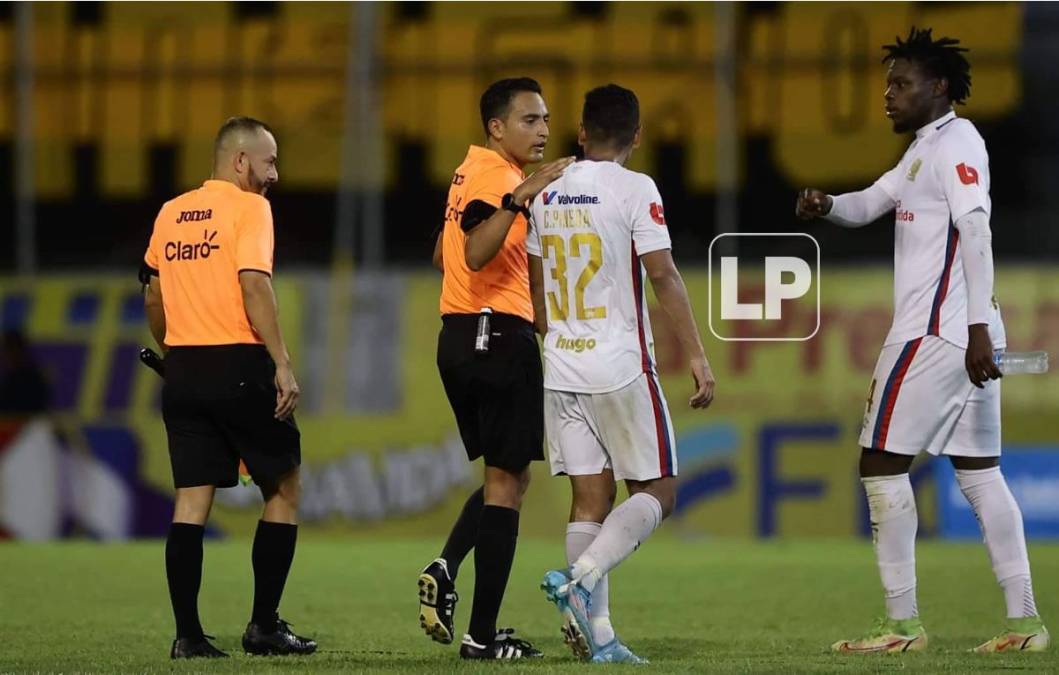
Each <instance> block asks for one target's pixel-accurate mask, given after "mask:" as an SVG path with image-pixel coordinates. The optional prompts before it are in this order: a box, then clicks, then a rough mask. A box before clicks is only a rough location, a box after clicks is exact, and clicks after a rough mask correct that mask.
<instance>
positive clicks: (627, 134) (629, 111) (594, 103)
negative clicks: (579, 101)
mask: <svg viewBox="0 0 1059 675" xmlns="http://www.w3.org/2000/svg"><path fill="white" fill-rule="evenodd" d="M581 124H582V125H583V126H584V127H585V135H586V136H587V137H588V140H589V141H591V142H594V143H607V144H610V145H612V146H614V147H616V148H624V147H626V146H628V145H631V144H632V142H633V139H634V138H636V130H637V129H639V128H640V101H639V100H638V99H637V98H636V94H634V93H633V92H632V91H631V90H629V89H626V88H625V87H620V86H618V85H616V84H607V85H604V86H602V87H596V88H595V89H593V90H592V91H590V92H588V93H587V94H585V105H584V107H583V108H582V109H581Z"/></svg>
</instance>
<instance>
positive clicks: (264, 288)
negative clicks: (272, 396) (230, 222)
mask: <svg viewBox="0 0 1059 675" xmlns="http://www.w3.org/2000/svg"><path fill="white" fill-rule="evenodd" d="M239 285H240V286H241V287H242V292H243V305H244V306H245V307H246V316H247V318H249V319H250V325H252V326H253V327H254V330H255V331H257V334H258V335H260V336H261V339H262V340H264V342H265V347H266V348H267V349H268V353H269V356H271V357H272V360H273V361H274V362H275V364H276V378H275V383H276V412H275V415H276V419H283V418H285V417H288V416H290V414H291V413H293V412H294V409H295V408H296V407H297V405H298V395H299V394H300V390H299V389H298V382H297V381H296V380H295V379H294V371H293V370H292V369H291V363H290V354H288V353H287V345H286V344H285V343H284V342H283V335H282V333H281V332H280V329H279V311H278V308H277V305H276V294H275V292H274V291H273V290H272V280H271V279H270V278H269V276H268V275H267V274H265V273H263V272H258V271H255V270H243V271H242V272H240V273H239Z"/></svg>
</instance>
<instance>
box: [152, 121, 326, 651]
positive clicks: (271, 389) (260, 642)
mask: <svg viewBox="0 0 1059 675" xmlns="http://www.w3.org/2000/svg"><path fill="white" fill-rule="evenodd" d="M278 179H279V174H278V172H277V170H276V140H275V138H274V137H273V135H272V131H271V129H269V128H268V126H267V125H266V124H264V123H263V122H260V121H258V120H255V119H251V118H249V117H233V118H232V119H229V120H228V121H227V122H225V123H224V125H223V126H222V127H221V129H220V131H219V132H218V133H217V138H216V141H215V143H214V157H213V176H212V178H211V179H210V180H208V181H206V182H205V183H203V185H202V187H200V188H197V189H195V190H192V191H190V192H186V193H184V194H182V195H180V196H179V197H176V198H175V199H173V200H171V201H169V202H166V204H165V205H164V206H163V207H162V210H161V211H160V212H159V214H158V217H157V218H156V219H155V222H154V230H153V232H152V234H151V241H150V245H149V246H148V249H147V253H146V255H145V256H144V262H143V265H142V267H141V270H140V280H141V281H142V282H143V283H144V284H145V286H146V293H145V306H146V310H147V318H148V322H149V323H150V327H151V333H152V335H153V336H154V339H155V341H156V342H157V343H158V345H159V347H161V349H162V351H163V353H164V354H165V384H164V385H163V388H162V416H163V418H164V420H165V427H166V434H167V436H168V438H169V457H170V460H171V463H172V467H173V482H174V484H175V487H176V508H175V509H174V513H173V523H172V526H171V527H170V530H169V538H168V539H167V541H166V549H165V563H166V576H167V577H168V581H169V597H170V600H171V601H172V604H173V614H174V616H175V617H176V640H174V641H173V646H172V649H171V651H170V657H171V658H174V659H176V658H194V657H208V658H213V657H223V656H227V654H225V653H224V652H222V651H220V650H219V649H217V648H216V647H214V646H213V645H212V644H210V642H209V641H208V640H207V636H206V635H205V634H204V633H203V630H202V626H201V624H200V623H199V613H198V593H199V585H200V583H201V580H202V537H203V532H204V526H205V524H206V518H207V517H208V516H209V513H210V507H211V506H212V504H213V496H214V492H215V491H216V489H217V488H218V487H231V486H233V485H235V484H236V482H237V480H238V470H239V460H240V459H242V460H243V461H244V462H245V463H246V465H247V467H248V468H249V471H250V474H251V476H252V477H253V478H254V482H255V483H257V485H259V486H260V488H261V493H262V495H263V497H264V500H265V508H264V512H263V514H262V516H261V520H260V521H259V522H258V525H257V533H256V535H255V536H254V546H253V553H252V556H251V558H252V563H253V568H254V606H253V611H252V613H251V617H250V623H249V625H247V627H246V632H245V633H243V640H242V643H243V649H244V650H245V651H246V652H248V653H251V654H262V655H265V654H310V653H312V652H314V651H315V650H316V642H314V641H313V640H310V639H307V638H303V637H299V636H297V635H295V634H294V633H293V632H291V630H290V627H289V626H288V625H287V623H286V622H285V621H283V620H282V619H280V618H279V614H278V608H279V601H280V597H281V596H282V594H283V586H284V584H285V583H286V581H287V573H288V572H289V571H290V566H291V562H292V560H293V559H294V546H295V542H296V540H297V532H298V526H297V511H298V497H299V490H300V484H299V474H298V467H299V465H300V464H301V436H300V434H299V432H298V427H297V426H296V425H295V423H294V416H293V413H294V408H295V406H296V405H297V402H298V383H297V382H296V381H295V379H294V373H293V372H292V370H291V364H290V356H289V355H288V354H287V347H286V345H285V344H284V342H283V336H282V334H281V333H280V329H279V322H278V319H277V312H276V297H275V295H274V293H273V291H272V281H271V277H272V250H273V230H272V208H271V206H270V205H269V203H268V200H266V199H265V193H266V192H268V189H269V187H270V186H271V185H272V184H273V183H275V182H276V181H277V180H278Z"/></svg>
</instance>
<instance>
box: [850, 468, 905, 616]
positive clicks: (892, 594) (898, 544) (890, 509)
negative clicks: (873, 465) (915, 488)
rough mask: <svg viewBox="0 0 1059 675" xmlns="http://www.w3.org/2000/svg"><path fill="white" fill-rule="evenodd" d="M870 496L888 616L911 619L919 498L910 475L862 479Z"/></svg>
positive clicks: (876, 557)
mask: <svg viewBox="0 0 1059 675" xmlns="http://www.w3.org/2000/svg"><path fill="white" fill-rule="evenodd" d="M860 480H861V483H863V484H864V491H865V492H866V493H867V495H868V512H869V514H870V515H871V529H872V540H873V543H874V544H875V559H876V560H877V561H878V563H879V576H880V577H881V579H882V585H883V591H884V592H885V593H886V615H887V616H888V617H890V618H891V619H911V618H912V617H915V616H918V615H919V608H918V607H917V606H916V529H917V528H918V527H919V519H918V517H917V515H916V498H915V495H914V494H913V493H912V482H911V481H910V480H909V479H908V474H907V473H902V474H900V475H897V476H872V477H870V478H861V479H860Z"/></svg>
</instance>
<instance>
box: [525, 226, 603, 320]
mask: <svg viewBox="0 0 1059 675" xmlns="http://www.w3.org/2000/svg"><path fill="white" fill-rule="evenodd" d="M541 253H542V254H543V256H542V257H543V258H544V259H545V260H552V261H554V263H555V264H554V265H553V266H552V270H551V275H552V279H554V280H555V282H556V284H557V285H558V291H557V292H552V291H549V292H548V294H547V295H548V312H549V314H551V315H552V317H554V319H555V320H556V321H566V320H567V318H568V317H569V316H570V289H569V283H568V282H567V273H568V268H567V259H581V258H586V257H587V262H586V263H585V268H584V269H583V270H582V271H581V274H580V275H578V277H577V282H576V283H575V284H574V310H575V311H576V317H577V319H578V320H580V321H590V320H592V319H605V318H607V308H606V307H604V306H597V307H585V288H587V287H588V284H589V283H590V282H591V281H592V277H594V276H596V273H597V272H599V268H600V267H602V266H603V241H602V240H601V239H600V238H599V235H598V234H596V233H594V232H578V233H577V234H574V235H571V236H570V238H569V243H568V242H567V238H566V237H563V236H562V235H559V234H545V235H542V236H541Z"/></svg>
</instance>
